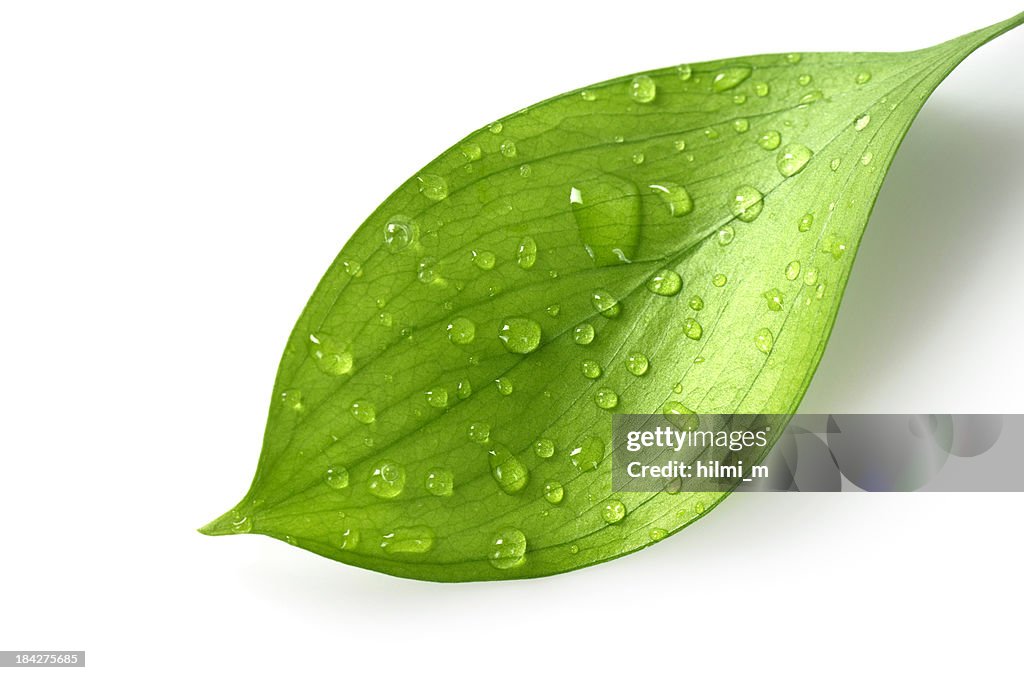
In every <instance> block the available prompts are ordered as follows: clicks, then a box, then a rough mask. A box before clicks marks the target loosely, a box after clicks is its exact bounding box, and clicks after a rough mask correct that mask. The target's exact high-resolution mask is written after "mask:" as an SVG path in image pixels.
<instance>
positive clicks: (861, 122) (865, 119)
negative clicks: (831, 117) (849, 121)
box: [853, 113, 871, 130]
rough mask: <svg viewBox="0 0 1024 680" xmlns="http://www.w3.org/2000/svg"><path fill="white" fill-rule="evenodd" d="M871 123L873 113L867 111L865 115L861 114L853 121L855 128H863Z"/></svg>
mask: <svg viewBox="0 0 1024 680" xmlns="http://www.w3.org/2000/svg"><path fill="white" fill-rule="evenodd" d="M870 124H871V114H868V113H865V114H864V115H863V116H859V117H858V118H857V120H855V121H853V129H854V130H863V129H864V128H866V127H867V126H868V125H870Z"/></svg>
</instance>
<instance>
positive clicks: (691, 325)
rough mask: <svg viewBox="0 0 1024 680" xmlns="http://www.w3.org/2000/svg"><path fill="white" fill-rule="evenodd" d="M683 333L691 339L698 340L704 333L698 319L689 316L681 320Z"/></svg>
mask: <svg viewBox="0 0 1024 680" xmlns="http://www.w3.org/2000/svg"><path fill="white" fill-rule="evenodd" d="M683 333H684V334H685V335H686V337H688V338H690V339H691V340H700V337H701V336H702V335H704V329H703V328H701V325H700V322H699V321H697V320H696V319H694V318H693V317H692V316H690V317H687V318H686V319H685V320H684V321H683Z"/></svg>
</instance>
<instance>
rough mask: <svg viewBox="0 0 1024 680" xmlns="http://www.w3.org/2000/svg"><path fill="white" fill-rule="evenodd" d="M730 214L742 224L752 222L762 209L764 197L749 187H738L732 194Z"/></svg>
mask: <svg viewBox="0 0 1024 680" xmlns="http://www.w3.org/2000/svg"><path fill="white" fill-rule="evenodd" d="M731 206H732V214H733V215H735V216H736V218H737V219H739V220H741V221H743V222H753V221H754V220H756V219H757V216H758V215H760V214H761V210H763V209H764V195H762V194H761V192H760V191H758V190H757V189H755V188H754V187H752V186H750V185H744V186H741V187H738V188H737V189H736V190H735V191H734V192H733V194H732V201H731Z"/></svg>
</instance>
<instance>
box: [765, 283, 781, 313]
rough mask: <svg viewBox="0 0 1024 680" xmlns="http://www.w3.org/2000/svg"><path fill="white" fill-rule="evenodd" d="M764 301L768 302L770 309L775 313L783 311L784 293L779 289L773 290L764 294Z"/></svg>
mask: <svg viewBox="0 0 1024 680" xmlns="http://www.w3.org/2000/svg"><path fill="white" fill-rule="evenodd" d="M764 299H765V300H766V301H767V302H768V309H770V310H771V311H773V312H781V311H782V302H783V298H782V291H781V290H779V289H778V288H772V289H771V290H766V291H765V292H764Z"/></svg>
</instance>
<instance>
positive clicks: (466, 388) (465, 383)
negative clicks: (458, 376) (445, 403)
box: [455, 378, 473, 399]
mask: <svg viewBox="0 0 1024 680" xmlns="http://www.w3.org/2000/svg"><path fill="white" fill-rule="evenodd" d="M471 394H473V386H472V385H471V384H470V382H469V378H463V379H462V380H460V381H459V384H458V385H456V386H455V396H457V397H458V398H459V399H468V398H469V396H470V395H471Z"/></svg>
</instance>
